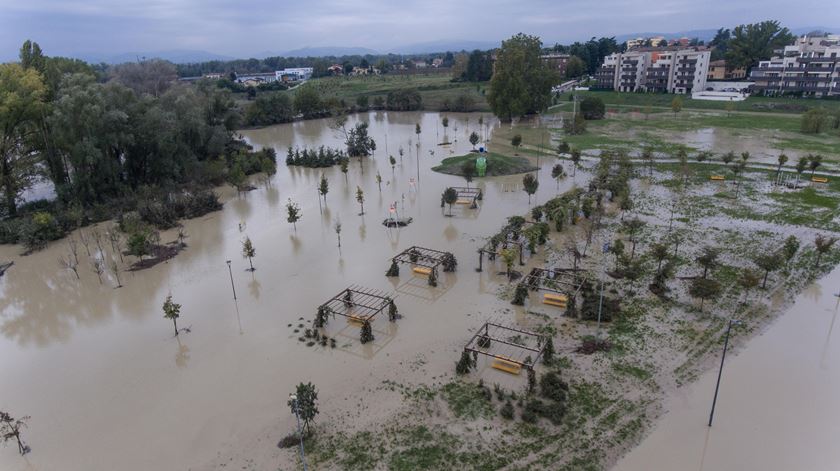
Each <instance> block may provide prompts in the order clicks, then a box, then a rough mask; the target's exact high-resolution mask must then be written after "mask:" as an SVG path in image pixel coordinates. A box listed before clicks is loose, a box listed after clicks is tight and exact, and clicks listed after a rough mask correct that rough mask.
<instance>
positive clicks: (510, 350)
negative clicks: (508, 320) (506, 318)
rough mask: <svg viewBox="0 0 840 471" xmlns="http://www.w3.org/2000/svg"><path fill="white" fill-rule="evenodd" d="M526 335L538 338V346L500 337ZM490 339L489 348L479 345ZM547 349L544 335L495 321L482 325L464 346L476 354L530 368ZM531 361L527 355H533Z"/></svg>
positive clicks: (531, 368)
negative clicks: (481, 341)
mask: <svg viewBox="0 0 840 471" xmlns="http://www.w3.org/2000/svg"><path fill="white" fill-rule="evenodd" d="M511 334H512V335H525V336H527V337H529V338H533V339H536V341H537V347H538V348H534V347H531V346H528V345H525V344H521V343H516V342H512V341H510V340H509V339H503V338H499V337H500V336H502V335H511ZM484 338H486V339H489V340H490V346H489V347H487V348H483V347H481V346H480V345H479V343H478V342H479V341H480V340H481V339H484ZM497 345H503V347H497ZM544 350H545V344H544V343H543V336H542V335H540V334H537V333H534V332H530V331H527V330H522V329H518V328H516V327H507V326H503V325H500V324H495V323H493V322H485V323H484V325H482V326H481V328H480V329H478V331H476V333H475V335H473V336H472V338H471V339H470V341H469V342H467V344H466V345H465V346H464V351H467V352H472V353H474V354H480V355H485V356H487V357H490V358H493V359H503V360H505V361H508V362H510V363H515V364H517V365H519V366H520V367H523V368H528V369H529V370H533V369H534V365H536V364H537V363H538V362H539V360H540V357H542V354H543V351H544ZM532 355H533V357H532V358H531V362H530V363H528V362H526V361H525V360H526V359H527V357H529V356H532Z"/></svg>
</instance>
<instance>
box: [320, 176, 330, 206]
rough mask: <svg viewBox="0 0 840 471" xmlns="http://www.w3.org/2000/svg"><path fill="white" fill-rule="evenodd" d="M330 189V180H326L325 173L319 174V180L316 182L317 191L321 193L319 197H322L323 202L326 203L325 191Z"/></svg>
mask: <svg viewBox="0 0 840 471" xmlns="http://www.w3.org/2000/svg"><path fill="white" fill-rule="evenodd" d="M329 191H330V182H329V181H328V180H327V177H326V175H324V174H323V173H322V174H321V181H320V182H319V183H318V193H319V194H320V195H321V198H324V204H327V193H329Z"/></svg>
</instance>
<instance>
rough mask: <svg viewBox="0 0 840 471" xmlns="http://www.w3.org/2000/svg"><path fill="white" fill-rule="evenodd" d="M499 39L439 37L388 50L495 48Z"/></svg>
mask: <svg viewBox="0 0 840 471" xmlns="http://www.w3.org/2000/svg"><path fill="white" fill-rule="evenodd" d="M501 44H502V42H501V41H473V40H469V39H441V40H438V41H428V42H423V43H416V44H407V45H405V46H400V47H396V48H394V49H392V50H391V51H389V52H392V53H394V54H426V53H430V52H446V51H452V52H455V51H472V50H474V49H481V50H482V51H485V50H488V49H495V48H497V47H499V46H501Z"/></svg>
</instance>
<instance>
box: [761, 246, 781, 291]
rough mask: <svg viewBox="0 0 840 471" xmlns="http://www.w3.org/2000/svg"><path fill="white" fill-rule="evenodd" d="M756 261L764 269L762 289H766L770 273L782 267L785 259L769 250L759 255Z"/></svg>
mask: <svg viewBox="0 0 840 471" xmlns="http://www.w3.org/2000/svg"><path fill="white" fill-rule="evenodd" d="M754 261H755V264H756V265H758V268H761V269H762V270H764V279H763V280H762V281H761V289H765V288H766V287H767V277H768V275H770V272H772V271H776V270H778V269H779V268H782V262H783V259H782V258H781V257H780V256H779V254H777V253H773V252H768V253H764V254H761V255H759V256H758V257H756V258H755V260H754Z"/></svg>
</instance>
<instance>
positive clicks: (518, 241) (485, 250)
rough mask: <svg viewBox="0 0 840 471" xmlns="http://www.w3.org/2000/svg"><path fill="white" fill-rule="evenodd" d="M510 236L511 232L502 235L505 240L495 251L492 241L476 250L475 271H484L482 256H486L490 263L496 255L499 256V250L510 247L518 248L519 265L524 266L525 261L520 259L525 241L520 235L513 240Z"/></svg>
mask: <svg viewBox="0 0 840 471" xmlns="http://www.w3.org/2000/svg"><path fill="white" fill-rule="evenodd" d="M512 235H513V231H509V232H507V233H506V234H505V235H504V237H505V240H504V241H502V242H501V243H500V244H499V246H496V248H495V249H494V248H493V241H492V240H488V241H487V243H486V244H484V246H482V247H481V248H480V249H478V268H477V269H476V271H482V270H483V269H484V254H487V258H488V259H489V260H491V261H492V260H495V259H496V256H497V255H501V252H500V250H502V249H506V248H508V247H509V246H511V245H513V246H516V247H517V248H519V264H520V265H525V260H524V259H523V258H522V257H523V256H522V253H523V249H524V248H525V244H526V243H527V241H526V240H525V237H523V236H522V234H520V235H519V237H518V238H513V237H511V236H512Z"/></svg>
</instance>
